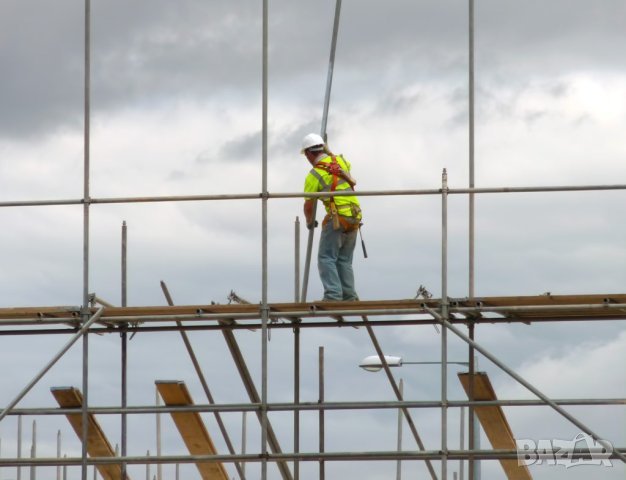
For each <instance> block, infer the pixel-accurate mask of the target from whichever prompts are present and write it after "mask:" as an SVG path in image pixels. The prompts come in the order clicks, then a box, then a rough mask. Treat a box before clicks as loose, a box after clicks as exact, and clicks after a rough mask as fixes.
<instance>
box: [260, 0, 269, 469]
mask: <svg viewBox="0 0 626 480" xmlns="http://www.w3.org/2000/svg"><path fill="white" fill-rule="evenodd" d="M268 8H269V6H268V0H263V49H262V51H263V52H262V55H263V72H262V77H263V78H262V90H263V93H262V100H261V103H262V108H261V110H262V135H261V137H262V141H261V161H262V179H261V182H262V189H261V191H262V199H261V212H262V213H261V217H262V219H261V222H262V227H261V230H262V234H261V235H262V240H261V256H262V259H261V271H262V273H261V277H262V278H261V322H262V332H261V455H262V457H263V460H262V462H261V480H266V479H267V323H268V320H269V308H268V306H267V199H268V196H267V92H268V88H267V87H268V85H267V81H268V75H267V53H268Z"/></svg>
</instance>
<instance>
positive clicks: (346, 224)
mask: <svg viewBox="0 0 626 480" xmlns="http://www.w3.org/2000/svg"><path fill="white" fill-rule="evenodd" d="M342 207H344V208H350V213H352V216H351V217H349V216H346V215H341V214H340V213H339V212H338V211H337V206H336V205H335V202H330V205H329V213H327V214H326V216H325V217H324V220H323V222H322V226H325V225H326V224H327V223H328V222H329V221H332V222H333V230H339V229H340V228H343V231H344V232H346V233H349V232H353V231H355V230H358V229H359V227H360V226H361V218H362V214H361V209H360V208H359V206H358V205H354V204H350V205H342ZM344 208H342V210H343V209H344Z"/></svg>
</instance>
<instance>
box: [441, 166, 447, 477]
mask: <svg viewBox="0 0 626 480" xmlns="http://www.w3.org/2000/svg"><path fill="white" fill-rule="evenodd" d="M441 316H442V318H448V173H447V171H446V169H445V168H444V169H443V173H442V175H441ZM447 402H448V332H447V331H446V329H445V327H444V328H442V329H441V452H442V455H441V478H442V479H444V480H446V479H447V478H448V456H447V452H448V406H447Z"/></svg>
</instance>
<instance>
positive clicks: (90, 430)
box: [50, 387, 128, 480]
mask: <svg viewBox="0 0 626 480" xmlns="http://www.w3.org/2000/svg"><path fill="white" fill-rule="evenodd" d="M50 391H51V392H52V395H53V396H54V398H55V399H56V401H57V402H58V404H59V406H60V407H61V408H76V409H80V408H81V407H82V405H83V395H82V394H81V392H80V390H78V389H77V388H74V387H53V388H51V389H50ZM66 416H67V419H68V420H69V422H70V425H72V428H73V429H74V431H75V432H76V435H78V438H80V439H82V437H83V414H82V412H80V411H79V412H77V413H69V414H67V415H66ZM87 418H88V420H87V453H88V454H89V456H90V457H115V456H116V455H115V451H114V450H113V447H111V443H110V442H109V440H108V439H107V437H106V435H105V434H104V431H103V430H102V428H101V427H100V424H99V423H98V421H97V420H96V418H95V416H94V415H93V414H91V413H89V414H87ZM96 468H97V469H98V472H99V473H100V475H102V478H103V479H104V480H121V479H122V466H121V465H119V464H103V465H96ZM126 480H128V475H127V476H126Z"/></svg>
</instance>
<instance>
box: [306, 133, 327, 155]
mask: <svg viewBox="0 0 626 480" xmlns="http://www.w3.org/2000/svg"><path fill="white" fill-rule="evenodd" d="M324 143H326V142H324V139H323V138H322V137H320V136H319V135H318V134H317V133H309V134H308V135H307V136H306V137H304V138H303V139H302V150H300V153H304V151H305V150H308V149H309V148H311V147H317V146H318V145H319V146H320V148H319V150H320V151H321V150H323V148H322V147H323V146H324Z"/></svg>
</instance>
